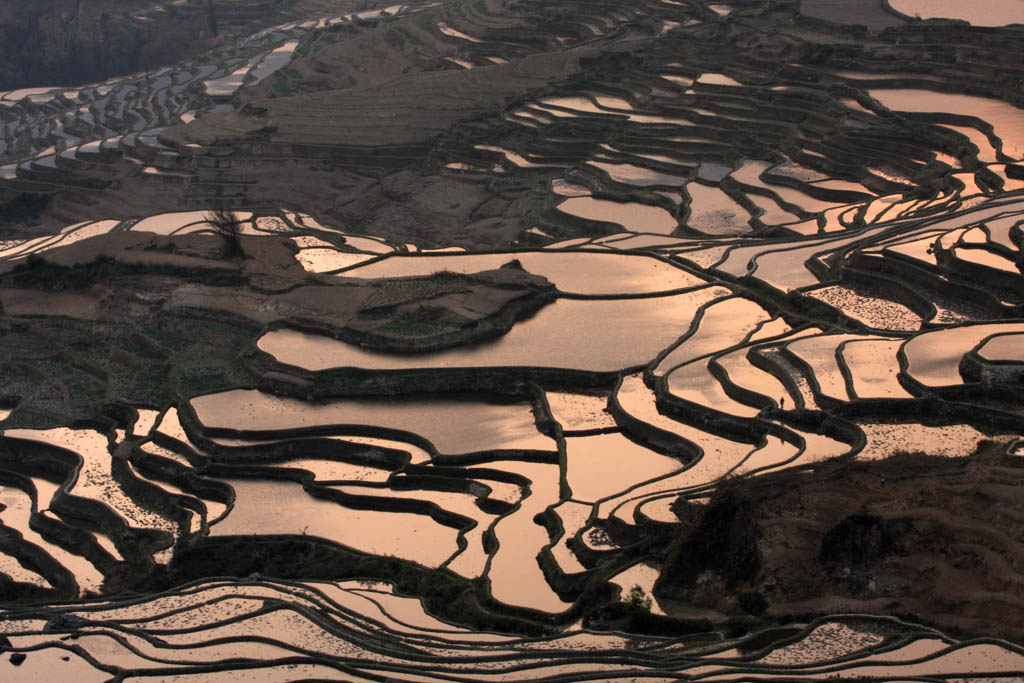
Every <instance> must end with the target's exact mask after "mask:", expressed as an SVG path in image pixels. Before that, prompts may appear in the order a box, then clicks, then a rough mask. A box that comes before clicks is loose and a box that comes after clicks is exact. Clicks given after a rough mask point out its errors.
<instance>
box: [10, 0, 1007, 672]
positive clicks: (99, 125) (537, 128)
mask: <svg viewBox="0 0 1024 683" xmlns="http://www.w3.org/2000/svg"><path fill="white" fill-rule="evenodd" d="M812 4H813V3H812ZM892 4H893V6H895V7H896V8H897V9H899V10H900V11H902V12H904V13H907V14H910V15H912V14H913V13H914V12H913V11H911V10H908V9H904V8H902V7H900V6H898V3H896V2H895V0H893V3H892ZM911 4H912V3H911ZM879 11H881V10H879ZM818 14H819V13H818V12H817V11H815V12H808V13H807V14H804V13H802V12H801V10H800V3H797V2H779V3H775V4H774V5H773V7H772V8H768V7H762V5H761V4H760V3H752V2H737V3H730V4H728V5H708V4H707V3H705V2H703V1H696V0H693V1H689V0H688V1H687V2H669V1H668V0H666V1H665V2H655V1H654V0H644V1H643V2H636V3H628V4H625V5H621V6H619V5H607V4H600V3H562V2H554V3H551V2H543V3H541V2H534V1H532V0H526V1H523V2H519V3H516V4H515V5H513V4H512V3H507V2H499V1H495V2H482V3H470V2H445V3H443V4H439V5H438V4H430V5H417V6H408V7H405V6H401V7H393V8H388V9H386V10H384V11H380V10H377V9H371V10H367V11H365V12H363V13H362V14H360V15H356V14H351V13H350V14H348V15H345V16H333V17H317V18H316V19H315V20H313V19H311V20H310V21H307V22H304V23H300V24H292V25H285V26H279V27H276V28H274V29H269V30H267V31H264V32H263V33H261V34H257V35H255V36H252V37H251V38H249V39H248V40H246V41H243V42H241V43H240V44H237V45H232V46H225V47H223V48H218V49H216V50H214V51H213V52H210V53H209V54H207V55H204V56H203V57H201V58H196V59H195V60H193V61H191V62H189V63H186V64H181V65H177V66H173V67H168V68H166V69H164V70H162V71H160V72H158V73H156V74H146V75H138V76H133V77H128V78H124V79H119V80H117V81H114V82H110V83H104V84H94V85H89V86H84V87H82V88H77V89H75V91H74V92H70V91H64V90H60V91H58V90H53V89H41V90H38V91H33V92H18V93H6V94H4V95H3V97H2V105H0V160H2V161H3V162H4V164H5V165H4V166H3V168H0V189H2V190H3V191H4V192H11V193H15V192H23V193H31V194H38V193H42V194H52V195H53V198H52V200H49V201H51V202H52V203H51V204H49V205H48V206H47V207H46V208H45V209H44V210H42V212H41V214H40V216H39V217H38V225H37V226H36V228H39V230H37V232H41V230H42V228H41V227H40V226H43V227H45V226H47V225H50V226H51V227H53V228H54V229H53V230H52V231H51V232H50V233H48V234H34V235H29V234H27V232H25V230H28V228H27V227H26V226H22V227H23V228H24V230H23V231H22V232H12V234H11V237H10V239H5V240H4V241H3V242H0V336H2V338H3V340H4V341H3V352H2V355H0V368H2V371H3V379H2V380H0V532H2V533H0V599H3V600H4V601H5V603H4V609H3V610H2V611H0V634H3V635H4V636H5V637H6V639H7V640H0V650H2V651H3V652H4V655H3V659H2V660H0V671H2V672H3V678H4V680H45V679H47V678H50V679H53V678H60V679H64V678H71V677H76V678H79V677H80V678H81V679H82V680H93V679H95V680H136V679H137V680H153V679H157V680H197V681H200V680H213V679H224V680H238V679H239V677H240V676H244V675H248V676H250V677H251V678H253V679H254V680H282V681H285V680H300V679H317V680H431V681H433V680H438V681H440V680H448V681H452V680H454V681H462V680H465V681H470V680H472V681H479V680H549V681H569V680H573V681H577V680H623V681H627V680H645V681H646V680H665V681H673V680H695V679H699V680H708V681H719V680H721V681H725V680H747V679H750V680H754V679H756V680H778V681H783V680H803V679H808V680H827V679H829V678H832V677H839V676H843V677H854V676H861V677H865V678H866V679H867V680H1013V679H1015V677H1019V676H1020V672H1021V671H1022V670H1024V649H1022V648H1021V647H1020V646H1019V645H1018V644H1017V643H1018V642H1020V633H1022V632H1024V631H1022V630H1014V629H1017V628H1018V626H1015V625H1007V626H1005V630H1002V631H998V632H987V631H985V629H986V628H996V626H998V624H996V625H993V622H992V621H988V622H986V621H984V615H981V616H977V615H971V618H975V617H976V618H977V619H978V620H979V621H976V622H971V624H970V625H969V626H970V628H967V627H964V628H962V630H961V631H960V633H962V634H963V635H960V636H958V637H953V636H951V635H949V634H948V633H946V632H944V631H945V630H949V631H950V632H952V630H951V629H952V628H953V627H956V628H961V627H962V625H961V624H960V622H954V621H950V620H946V621H944V620H943V619H944V617H946V616H948V615H947V614H946V613H945V612H943V611H942V610H941V609H938V608H936V609H937V612H936V613H934V614H927V615H924V616H923V617H922V618H920V619H917V618H912V616H903V617H900V618H897V617H896V616H893V614H894V613H897V612H898V613H900V614H903V613H904V612H909V611H911V610H910V609H909V608H907V609H899V608H898V607H891V605H902V604H903V603H900V602H899V600H900V593H899V592H898V589H897V587H894V586H883V585H881V582H882V579H881V578H878V579H877V581H876V579H875V578H871V579H870V581H871V583H870V584H869V583H868V579H867V578H865V579H864V581H863V585H861V584H857V583H856V581H855V580H854V579H858V580H859V578H862V577H860V575H859V574H857V571H859V570H858V569H857V567H856V566H854V567H853V569H852V570H851V569H850V567H846V571H847V574H844V575H842V579H843V581H846V579H849V580H848V581H846V583H843V584H842V585H843V587H842V588H841V589H836V591H838V592H833V593H829V594H828V595H827V596H826V597H825V598H822V597H821V596H809V595H808V596H803V597H801V598H799V599H797V598H794V597H792V596H788V595H787V596H783V595H782V589H781V588H776V586H775V584H774V583H772V582H771V581H768V580H767V579H766V578H765V576H764V575H763V574H759V573H758V571H752V572H751V573H750V574H749V575H745V576H743V577H741V578H740V579H737V580H736V582H735V583H734V584H731V585H727V584H729V580H728V577H727V576H726V575H727V574H728V572H729V570H727V569H723V568H720V567H719V568H718V569H707V570H706V571H702V572H695V575H694V576H693V577H690V578H692V579H693V580H692V581H691V582H690V584H692V585H689V584H688V586H687V590H688V591H690V592H689V593H687V595H689V596H690V597H692V596H693V595H697V594H699V595H701V596H706V595H714V596H716V597H715V599H711V598H707V599H704V598H701V600H703V602H700V601H698V600H696V599H693V600H690V601H687V600H683V599H682V598H681V597H680V593H679V592H678V591H677V588H678V586H675V585H674V584H673V583H672V582H673V581H676V580H680V581H681V579H677V578H674V577H678V576H682V575H684V574H685V572H683V571H682V570H679V567H680V566H683V567H684V569H685V568H686V567H687V566H689V565H685V561H684V560H680V559H679V554H680V551H679V548H681V547H687V546H685V543H686V542H689V541H687V537H686V533H687V532H686V529H689V528H691V527H690V526H687V525H692V524H694V523H696V522H695V521H694V520H695V519H697V517H694V515H698V517H699V515H703V514H705V513H704V512H701V513H699V514H698V513H697V512H693V511H694V510H698V511H700V510H713V509H716V508H715V505H717V504H718V503H716V501H720V500H721V496H722V495H724V494H722V492H723V491H729V490H731V489H730V486H733V485H735V484H736V482H752V481H760V480H765V479H766V478H767V480H768V481H773V480H772V479H771V477H777V476H789V475H792V476H793V477H795V478H797V479H798V478H799V477H802V476H803V475H805V474H807V476H810V474H808V473H812V474H813V473H819V472H823V471H829V472H831V471H832V470H830V469H829V468H831V467H835V466H837V463H839V465H843V464H849V465H851V466H852V465H859V464H860V463H871V462H874V461H886V460H887V459H888V458H890V457H891V456H894V455H896V454H897V453H901V452H905V451H927V452H930V453H931V454H933V455H945V456H949V457H952V458H974V459H975V460H977V461H978V462H980V463H982V464H979V465H978V468H980V469H984V468H985V467H989V465H987V464H985V463H987V462H988V461H983V460H982V458H981V456H980V455H972V454H975V453H976V452H977V453H979V454H981V453H988V454H989V455H991V454H992V453H995V454H996V455H995V456H992V457H997V458H999V460H998V466H996V465H992V466H991V467H992V468H995V469H993V470H992V471H991V472H990V471H989V470H985V472H988V474H986V475H985V476H990V477H991V479H984V477H982V475H981V474H978V471H980V470H971V471H969V472H967V474H965V475H964V476H965V477H967V478H968V479H969V480H970V481H975V479H976V480H977V481H984V482H987V483H991V484H992V487H991V489H983V488H981V485H980V484H979V489H978V490H979V494H978V495H979V497H985V496H988V497H989V498H991V497H992V496H996V495H1001V494H1000V493H999V492H1000V491H1002V489H998V487H999V486H1003V484H1001V483H999V482H1001V481H1002V479H999V477H1002V476H1009V475H1006V472H1011V471H1013V469H1014V468H1015V467H1016V465H1014V464H1012V463H1013V462H1014V460H1013V458H1019V456H1020V453H1021V448H1022V447H1021V443H1022V440H1024V414H1022V413H1021V408H1020V406H1021V386H1020V382H1021V379H1022V377H1024V344H1022V343H1021V340H1022V339H1024V288H1022V283H1024V280H1022V268H1024V266H1022V264H1024V256H1022V244H1024V159H1022V157H1024V148H1022V145H1021V140H1020V139H1019V138H1020V137H1021V135H1020V130H1021V127H1020V120H1021V117H1022V116H1024V114H1022V111H1024V110H1022V109H1020V108H1019V106H1018V105H1021V104H1024V101H1022V100H1021V99H1020V96H1019V93H1016V94H1014V93H1012V92H1010V91H1011V90H1012V88H1011V87H1010V86H1005V87H1004V86H1003V85H1000V84H1004V83H1009V82H1011V81H1013V79H1017V80H1016V81H1014V82H1016V83H1018V84H1019V79H1020V78H1021V77H1022V76H1024V74H1022V71H1021V67H1020V65H1019V63H1018V62H1019V60H1017V61H1014V57H1013V55H1016V53H1015V52H1014V51H1013V49H1012V46H1013V45H1016V44H1017V43H1016V42H1015V41H1017V40H1019V39H1020V37H1021V35H1022V34H1021V32H1020V29H1018V28H1013V27H1010V28H1005V29H999V30H998V31H995V30H976V29H973V28H971V27H969V26H962V25H950V24H946V23H933V24H929V23H920V22H909V23H906V24H904V23H902V20H899V19H897V18H896V17H895V15H893V14H891V13H890V14H886V17H889V18H892V19H893V21H894V22H896V23H895V24H894V26H895V28H893V29H890V31H889V32H886V33H880V32H876V31H871V32H865V31H861V30H860V29H856V28H849V27H848V26H844V25H843V24H842V23H841V22H837V23H831V24H827V25H824V24H822V23H821V22H820V21H817V20H815V19H814V17H815V16H817V15H818ZM767 36H771V38H770V39H769V38H768V37H767ZM385 38H386V40H385ZM838 38H843V40H842V41H839V40H838ZM854 38H855V39H856V40H854ZM833 39H836V41H837V42H832V40H833ZM858 41H859V42H858ZM901 41H902V42H901ZM367 45H374V46H385V47H380V48H379V51H377V52H374V51H372V50H370V49H369V48H367V47H366V46H367ZM908 46H909V47H908ZM951 46H952V47H951ZM1008 46H1010V47H1008ZM897 48H899V49H900V50H903V52H899V54H900V55H902V57H901V59H903V60H904V61H905V62H906V64H905V68H906V71H900V72H893V68H894V67H893V57H892V55H893V54H894V53H895V52H894V51H898V50H897ZM367 50H370V51H369V52H367ZM943 50H947V52H948V51H949V50H952V54H953V55H954V56H958V59H956V60H953V61H952V62H951V63H955V64H957V69H952V68H949V69H946V68H938V67H935V66H934V64H933V63H932V62H931V61H930V60H931V59H932V58H935V59H938V57H935V55H943V54H946V53H945V52H943ZM957 50H960V52H957ZM951 59H952V58H951ZM371 62H372V63H374V64H376V65H377V67H375V68H376V69H377V70H376V71H375V70H372V69H370V70H368V69H366V68H363V67H364V66H365V65H366V64H369V63H371ZM900 68H901V69H902V68H904V67H903V66H901V67H900ZM315 74H319V75H315ZM982 74H987V76H988V77H986V78H985V82H984V83H980V84H979V83H978V82H977V81H978V79H979V78H980V76H981V75H982ZM969 84H970V87H969ZM967 90H969V91H970V92H969V93H968V92H966V91H967ZM317 188H319V189H317ZM5 196H6V195H5ZM213 204H217V205H219V206H222V207H225V208H234V209H237V212H236V213H235V218H236V219H237V227H238V232H239V235H240V237H239V240H240V245H241V249H242V253H243V256H242V257H239V258H236V259H232V258H229V257H227V256H225V255H224V252H223V248H222V236H221V235H220V234H219V233H218V230H217V227H216V226H215V225H214V223H215V222H216V221H212V219H211V217H209V216H208V215H207V212H206V209H207V208H209V207H210V206H211V205H213ZM70 216H74V217H75V219H76V220H67V218H68V217H70ZM211 221H212V222H211ZM980 442H983V443H982V444H981V446H980V447H979V443H980ZM901 457H902V456H901ZM971 462H972V463H973V462H974V460H972V461H971ZM864 466H865V467H866V466H868V465H864ZM971 477H975V479H970V478H971ZM797 479H794V481H796V480H797ZM997 489H998V490H997ZM1004 493H1005V492H1004ZM890 495H898V494H892V493H890ZM922 495H924V494H922ZM883 502H885V501H883ZM896 502H900V501H896ZM906 504H907V505H908V506H910V505H912V504H916V503H915V501H913V500H911V501H907V502H906ZM894 505H895V502H894ZM688 511H689V512H688ZM851 514H852V513H851ZM932 514H934V515H935V516H938V514H939V513H935V512H934V511H932ZM1013 514H1014V513H1012V511H1010V512H1007V513H1006V515H1007V519H1010V518H1012V516H1013ZM780 515H781V516H786V515H788V516H789V517H794V516H796V517H799V515H800V511H799V510H793V511H785V514H784V515H783V514H782V513H780ZM698 521H699V520H698ZM841 521H842V520H840V519H838V518H837V519H835V520H832V521H831V523H830V525H831V526H836V525H838V524H839V523H840V522H841ZM1007 523H1010V522H1007ZM971 531H972V533H973V532H974V531H976V530H974V529H973V528H972V529H971ZM765 533H766V535H767V534H768V532H765ZM723 535H724V536H728V534H723ZM766 543H767V541H764V542H762V543H761V546H764V545H765V544H766ZM742 545H744V546H747V547H748V548H759V547H760V546H759V541H758V539H757V538H755V537H754V536H750V537H749V538H747V537H744V540H743V543H742ZM997 545H998V544H997V543H996V542H995V541H993V542H992V548H995V547H996V546H997ZM709 547H710V546H709ZM979 547H980V546H979ZM992 548H989V549H988V550H986V551H985V552H984V553H982V552H980V551H978V553H977V554H976V555H975V556H973V557H975V560H971V561H977V562H982V560H978V559H977V557H980V556H982V555H984V556H986V557H988V556H989V555H990V554H992V555H995V554H998V553H997V551H996V550H993V549H992ZM769 550H771V549H768V550H766V549H765V548H763V547H762V548H760V549H759V550H757V552H759V553H761V554H762V555H764V556H766V557H767V556H768V555H770V554H771V553H770V552H769ZM716 552H717V551H716ZM707 554H708V555H709V556H710V555H714V554H715V553H714V552H712V551H708V552H707ZM824 554H825V553H824V551H822V556H824ZM938 554H941V553H938ZM965 557H966V556H965ZM962 561H963V562H967V561H968V560H967V559H962ZM822 562H824V560H821V559H820V558H817V557H815V558H811V559H809V560H808V563H810V564H814V566H817V564H815V563H822ZM993 562H1005V563H1007V566H1009V567H1011V569H1008V570H1007V573H1008V574H1012V575H1014V576H1019V572H1017V573H1015V572H1016V570H1015V569H1013V568H1012V567H1013V566H1014V565H1013V561H1012V560H1005V559H1002V558H997V559H996V560H993ZM680 563H682V564H680ZM855 564H856V563H854V565H855ZM958 566H959V565H958ZM1000 566H1001V565H1000ZM672 568H674V569H672ZM833 569H834V570H835V572H837V573H838V572H841V569H836V568H828V569H827V571H829V572H831V571H833ZM673 571H678V572H679V574H673V573H672V572H673ZM821 571H822V572H825V571H826V569H822V570H821ZM879 571H880V570H879ZM934 572H938V569H934ZM921 573H922V574H925V573H926V572H925V570H922V571H921ZM837 575H838V574H837ZM851 575H852V576H854V578H849V576H851ZM830 576H831V575H830ZM879 576H880V575H879ZM226 577H231V578H226ZM872 577H874V575H872ZM688 580H689V579H688ZM837 580H838V579H837ZM1010 583H1012V582H1010ZM634 586H636V587H637V588H636V589H635V591H634V592H633V593H632V594H631V593H630V591H631V589H633V588H634ZM718 586H721V588H720V589H719V588H718ZM871 586H874V587H871ZM887 590H888V591H889V592H888V593H887V592H886V591H887ZM987 590H989V593H987V594H986V595H989V596H991V595H997V596H1000V597H999V598H998V600H997V601H999V600H1001V601H1003V602H1005V603H1006V604H1009V605H1019V604H1024V602H1022V600H1024V598H1022V596H1021V595H1020V594H1019V585H1011V586H1009V587H1007V586H1001V587H998V588H991V589H987ZM674 591H675V592H674ZM715 591H719V593H716V592H715ZM773 591H774V592H773ZM1000 591H1002V592H1000ZM754 595H756V596H758V597H757V598H753V597H751V596H754ZM975 597H976V598H977V600H978V601H979V602H978V604H983V603H982V602H980V601H981V598H980V597H977V596H975ZM648 598H653V599H654V602H653V603H650V602H649V603H647V604H646V605H645V604H644V600H645V599H648ZM812 598H821V599H820V600H816V599H812ZM757 599H761V600H764V601H765V603H766V604H764V605H762V609H758V608H757V606H756V604H755V605H754V606H753V607H751V602H750V601H751V600H753V601H754V602H755V603H756V602H757ZM985 599H988V598H985ZM698 602H700V604H698ZM764 608H766V609H767V612H765V609H764ZM979 611H984V610H983V609H981V608H979ZM762 616H763V619H759V618H760V617H762ZM965 618H966V617H965ZM923 624H929V625H923ZM8 641H9V642H8ZM8 652H10V653H13V654H14V655H18V654H25V655H27V657H25V658H24V660H23V661H18V662H17V663H15V660H14V659H13V658H9V656H8V654H7V653H8ZM8 659H9V662H8V661H7V660H8ZM19 659H20V658H19Z"/></svg>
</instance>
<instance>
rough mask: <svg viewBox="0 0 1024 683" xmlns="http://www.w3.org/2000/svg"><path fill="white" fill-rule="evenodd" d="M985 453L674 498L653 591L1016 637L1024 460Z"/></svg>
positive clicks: (1021, 593) (1023, 619) (1023, 599)
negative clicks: (671, 530)
mask: <svg viewBox="0 0 1024 683" xmlns="http://www.w3.org/2000/svg"><path fill="white" fill-rule="evenodd" d="M983 451H984V448H982V449H980V452H979V453H977V454H975V455H974V456H972V457H970V458H963V459H947V458H936V457H929V456H926V455H923V454H901V455H897V456H894V457H892V458H889V459H887V460H883V461H876V462H855V463H852V464H849V465H843V464H829V465H826V466H824V467H822V468H819V470H818V471H815V472H803V473H780V474H778V475H771V476H766V477H761V478H757V479H754V480H751V481H746V482H739V483H736V484H733V485H731V486H728V487H726V488H725V489H723V490H722V491H720V492H719V493H718V494H717V495H716V497H715V498H714V499H713V500H712V502H711V504H710V505H708V506H695V505H692V504H685V503H684V504H681V505H677V509H678V512H679V513H680V515H681V516H682V517H683V518H684V527H683V532H682V533H681V534H680V536H679V538H678V540H677V542H676V546H675V548H674V549H673V550H672V553H671V556H670V559H669V561H668V562H667V563H666V565H665V569H664V571H663V573H662V575H661V578H660V579H659V581H658V584H657V586H656V589H655V590H656V593H657V594H658V595H659V596H662V597H672V598H676V599H682V600H685V601H688V602H691V603H695V604H698V605H701V606H706V607H715V608H718V609H721V610H723V611H726V612H731V611H740V610H741V609H742V608H744V607H745V608H746V609H747V611H750V610H751V609H754V608H757V607H759V605H758V604H757V603H759V602H760V603H761V606H763V604H764V603H763V601H762V600H760V598H755V597H753V594H755V593H760V594H761V596H762V597H763V598H766V599H767V614H768V615H769V616H772V615H774V616H779V617H784V616H786V615H796V614H808V613H822V612H870V613H888V614H908V615H916V616H917V617H919V618H921V619H922V620H924V621H925V622H929V623H935V624H940V625H942V626H945V627H947V628H960V629H963V630H965V631H967V632H974V633H979V632H984V633H986V634H988V635H1001V636H1004V637H1007V638H1011V639H1014V640H1017V641H1020V640H1021V639H1022V638H1024V498H1022V497H1021V495H1020V491H1021V486H1022V485H1024V460H1022V459H1020V458H1013V457H1009V456H1004V455H1001V454H995V455H986V454H985V453H984V452H983ZM711 527H714V528H715V529H717V530H718V532H719V536H718V537H717V540H715V541H714V542H713V543H709V541H708V540H707V537H706V532H708V531H709V530H711V529H710V528H711ZM695 531H699V532H700V533H693V532H695Z"/></svg>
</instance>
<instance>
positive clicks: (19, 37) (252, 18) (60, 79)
mask: <svg viewBox="0 0 1024 683" xmlns="http://www.w3.org/2000/svg"><path fill="white" fill-rule="evenodd" d="M286 5H287V6H291V5H293V3H287V2H282V0H263V1H257V2H241V1H239V0H218V2H217V11H218V25H219V27H220V29H221V32H222V33H226V34H233V33H234V32H236V31H242V30H246V29H252V30H257V29H258V28H259V27H261V26H262V25H264V24H266V25H269V24H273V23H276V22H277V21H278V20H281V19H283V18H284V15H282V14H281V13H279V11H278V10H279V9H280V7H282V6H286ZM211 39H212V34H211V32H210V29H209V21H208V15H207V3H206V0H177V2H167V1H166V0H163V1H159V2H158V1H156V0H32V2H20V1H17V0H0V90H11V89H15V88H22V87H34V86H53V85H74V84H79V83H88V82H95V81H101V80H105V79H107V78H111V77H113V76H118V75H121V74H126V73H132V72H136V71H142V70H146V69H155V68H158V67H161V66H164V65H166V64H170V63H173V62H177V61H180V60H182V59H185V58H187V57H188V56H189V55H192V54H196V53H198V52H201V51H203V50H205V49H207V48H208V47H209V46H210V44H211Z"/></svg>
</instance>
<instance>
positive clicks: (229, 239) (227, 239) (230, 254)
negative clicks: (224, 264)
mask: <svg viewBox="0 0 1024 683" xmlns="http://www.w3.org/2000/svg"><path fill="white" fill-rule="evenodd" d="M206 222H207V223H209V224H210V225H212V226H213V229H214V230H215V231H216V232H217V234H218V235H220V236H221V239H223V240H224V258H241V257H242V256H245V252H244V251H243V250H242V237H241V235H242V220H241V219H240V218H239V217H238V214H236V213H235V212H234V211H232V210H231V209H225V208H217V209H213V210H212V211H210V212H209V213H207V214H206Z"/></svg>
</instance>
